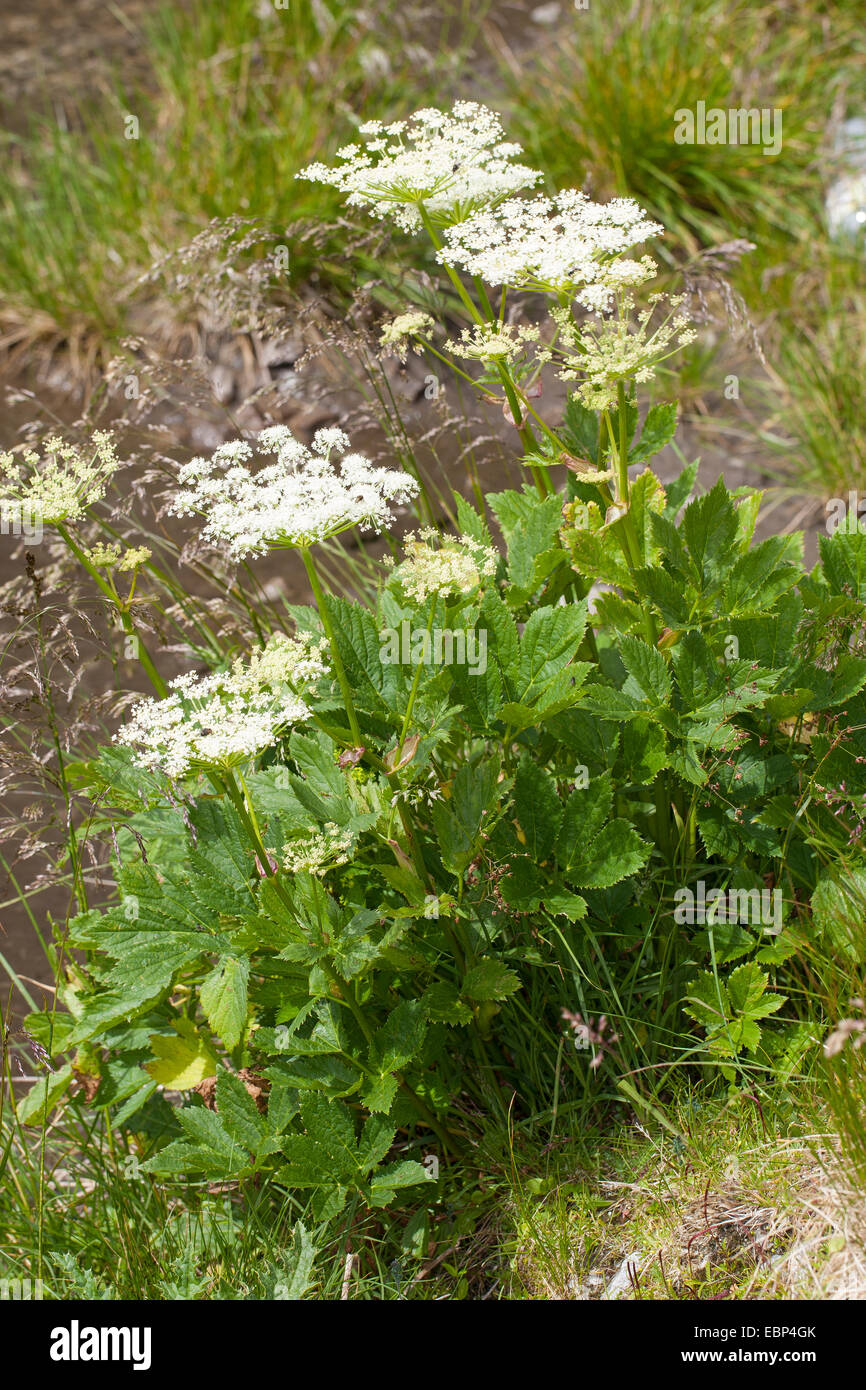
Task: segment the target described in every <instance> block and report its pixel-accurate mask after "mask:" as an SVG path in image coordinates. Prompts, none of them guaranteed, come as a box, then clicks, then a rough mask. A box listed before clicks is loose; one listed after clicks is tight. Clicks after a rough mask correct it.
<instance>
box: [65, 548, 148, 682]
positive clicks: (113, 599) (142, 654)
mask: <svg viewBox="0 0 866 1390" xmlns="http://www.w3.org/2000/svg"><path fill="white" fill-rule="evenodd" d="M57 530H58V532H59V534H60V536H61V538H62V539H63V542H64V544H65V545H66V546H68V548H69V549H70V550H71V551H72V553H73V555H74V556H75V558H76V560H78V562H79V564H81V565H83V566H84V568H85V569H86V570H87V573H88V574H89V575H90V577H91V579H92V580H93V582H94V584H96V586H97V588H99V589H101V591H102V593H103V594H105V597H106V598H107V599H108V601H109V603H110V604H111V606H112V607H113V608H114V609H115V611H116V612H117V613H118V614H119V615H120V621H121V622H122V624H123V628H124V631H125V632H126V633H127V634H128V635H129V636H130V637H134V638H135V643H136V651H137V657H138V660H139V661H140V662H141V664H142V666H143V667H144V669H145V671H146V673H147V676H148V679H149V681H150V683H151V685H152V686H153V688H154V690H155V691H156V693H157V695H158V696H159V697H160V699H164V698H165V696H166V695H167V694H168V686H167V685H166V683H165V681H164V680H163V678H162V676H161V675H160V674H159V672H158V671H157V669H156V667H155V666H154V664H153V659H152V657H151V655H150V652H149V651H148V650H147V647H146V646H145V644H144V642H143V641H142V639H141V637H140V636H139V634H138V630H137V628H136V626H135V623H134V622H133V621H132V617H131V616H130V614H129V612H128V611H127V609H126V608H124V607H123V605H122V604H121V602H120V599H119V598H118V596H117V594H116V592H115V591H114V589H112V587H111V585H110V584H106V582H105V580H104V579H103V578H102V575H101V574H100V573H99V571H98V569H97V568H96V566H95V565H92V564H91V563H90V561H89V560H88V558H87V556H86V555H85V553H84V551H83V550H82V549H81V547H80V546H79V545H76V543H75V541H74V540H73V539H72V537H71V536H70V534H69V532H68V531H67V529H66V527H65V526H63V525H61V524H60V523H58V525H57Z"/></svg>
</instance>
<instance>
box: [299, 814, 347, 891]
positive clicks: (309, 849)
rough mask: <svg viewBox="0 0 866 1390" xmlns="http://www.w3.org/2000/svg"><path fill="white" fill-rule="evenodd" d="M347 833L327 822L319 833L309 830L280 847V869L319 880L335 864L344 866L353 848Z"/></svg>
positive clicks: (334, 866) (331, 822)
mask: <svg viewBox="0 0 866 1390" xmlns="http://www.w3.org/2000/svg"><path fill="white" fill-rule="evenodd" d="M354 843H355V841H354V838H353V836H352V833H351V831H349V830H341V829H340V827H339V826H338V825H335V824H334V822H333V821H329V822H328V823H327V825H325V826H323V828H322V830H321V831H319V830H310V831H308V832H307V834H306V835H299V836H298V837H297V838H296V839H294V840H290V841H289V842H288V843H287V844H285V845H283V848H282V850H281V855H282V864H283V868H284V869H286V870H287V872H288V873H299V872H300V871H302V870H306V872H307V873H309V874H316V875H317V876H318V877H320V878H321V877H322V876H323V875H324V874H325V873H327V871H328V869H333V868H336V866H337V865H338V864H348V862H349V856H350V855H351V852H352V849H353V847H354Z"/></svg>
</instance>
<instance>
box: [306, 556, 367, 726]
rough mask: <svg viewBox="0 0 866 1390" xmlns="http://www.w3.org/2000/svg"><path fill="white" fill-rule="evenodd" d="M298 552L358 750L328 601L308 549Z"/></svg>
mask: <svg viewBox="0 0 866 1390" xmlns="http://www.w3.org/2000/svg"><path fill="white" fill-rule="evenodd" d="M300 551H301V558H302V559H303V562H304V568H305V569H306V571H307V578H308V579H309V581H310V588H311V589H312V591H313V598H314V599H315V601H316V607H317V608H318V610H319V617H320V618H321V620H322V627H323V628H324V629H325V636H326V637H327V639H328V645H329V647H330V649H331V660H332V662H333V663H334V671H335V673H336V676H337V680H338V682H339V685H340V690H341V692H342V696H343V702H344V704H345V706H346V715H347V717H348V720H349V728H350V729H351V730H352V738H353V739H354V740H355V747H356V748H360V747H361V727H360V725H359V723H358V716H357V714H356V713H355V704H354V701H353V700H352V691H351V688H350V686H349V682H348V679H347V677H346V671H345V667H344V666H343V661H342V658H341V656H340V649H339V647H338V646H337V639H336V636H335V635H334V628H333V625H332V623H331V615H330V613H329V611H328V600H327V598H326V597H325V591H324V589H323V588H322V586H321V583H320V582H319V576H318V574H317V572H316V566H315V563H314V561H313V556H312V552H311V551H310V549H309V547H308V546H305V545H302V546H301V547H300Z"/></svg>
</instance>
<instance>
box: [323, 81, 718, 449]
mask: <svg viewBox="0 0 866 1390" xmlns="http://www.w3.org/2000/svg"><path fill="white" fill-rule="evenodd" d="M361 132H362V133H365V134H367V135H369V136H370V137H371V138H370V141H369V143H368V145H367V147H366V149H361V148H360V147H358V146H350V147H349V149H347V150H342V151H340V152H339V153H338V159H340V160H341V161H342V162H341V164H340V166H339V167H338V168H336V169H328V168H326V167H325V166H324V165H321V164H316V165H312V166H311V167H310V168H308V169H306V170H304V171H303V177H304V178H310V179H319V180H321V181H322V182H325V183H331V184H333V185H334V186H335V187H337V188H340V189H342V191H343V192H345V193H346V194H347V195H348V201H349V202H350V203H355V204H359V205H363V206H366V207H368V208H370V209H371V210H372V212H373V214H374V215H375V216H377V217H385V216H388V215H390V216H391V217H392V218H393V220H394V221H395V222H396V223H397V225H398V226H399V227H401V228H403V229H405V230H408V231H415V230H418V228H419V227H421V226H423V227H424V229H425V230H426V231H427V232H428V234H429V235H430V237H431V239H432V241H433V244H434V246H435V249H436V256H437V259H438V260H439V262H440V263H441V264H442V265H443V266H445V268H446V270H447V272H448V274H449V276H450V277H451V279H452V281H453V282H454V284H455V287H456V288H457V290H458V293H460V295H461V298H462V299H463V300H464V302H465V303H466V304H467V305H468V307H469V308H470V309H471V310H472V312H473V317H474V318H475V323H474V325H473V326H472V328H471V329H464V330H463V333H462V335H461V337H460V338H459V340H456V341H454V342H448V343H446V345H445V349H446V351H447V352H449V353H451V354H452V359H453V358H464V359H469V360H475V361H478V362H481V363H483V364H485V365H486V366H487V367H488V368H489V369H490V370H491V372H493V373H494V374H495V376H497V377H498V378H499V380H500V381H503V382H504V381H506V379H507V378H511V386H512V388H514V389H512V390H511V391H510V393H509V389H508V386H506V398H507V403H504V408H505V409H506V411H507V413H506V418H510V419H512V420H514V421H515V423H517V422H518V419H519V416H518V414H517V412H516V409H515V390H516V385H517V384H518V383H520V382H524V383H525V382H527V381H528V382H529V386H532V385H534V383H535V382H536V379H537V375H538V371H539V370H540V368H541V366H542V365H543V364H544V362H546V361H554V362H556V363H557V364H558V365H559V367H560V375H561V376H562V378H563V379H564V380H566V381H574V382H576V383H577V391H578V393H579V395H580V397H581V399H582V401H583V402H584V404H585V405H586V406H588V407H589V408H590V409H598V410H605V409H607V408H608V407H609V406H610V405H612V404H613V403H614V402H615V401H616V400H617V397H618V393H619V389H620V388H621V386H622V385H623V383H624V382H625V381H627V380H629V379H632V380H634V381H638V382H646V381H648V380H650V378H651V377H652V376H653V375H654V372H655V369H656V367H657V366H658V364H659V363H660V362H662V361H664V359H665V358H666V357H669V356H670V355H671V353H673V352H675V351H677V349H678V348H680V347H684V346H685V345H686V344H687V343H689V342H691V341H692V340H693V339H694V337H695V334H694V331H693V330H692V329H690V328H689V327H688V326H687V323H686V317H685V314H684V313H683V312H682V311H681V310H680V309H679V304H678V302H677V301H674V300H671V301H669V307H670V313H669V314H668V316H667V317H663V316H662V315H660V314H659V313H658V312H657V305H658V303H659V302H660V300H659V297H658V296H654V297H651V298H650V300H649V304H650V312H649V313H645V312H643V311H641V313H640V314H639V315H638V318H637V322H636V323H634V324H633V323H632V318H633V314H634V311H635V308H636V306H635V299H634V292H635V291H636V290H637V289H638V288H639V287H640V286H642V285H644V284H645V283H646V282H647V281H649V280H651V279H653V277H654V276H655V275H656V274H657V270H658V267H657V265H656V262H655V261H654V260H653V259H652V257H651V256H648V255H634V254H631V253H632V252H633V251H634V248H635V247H637V246H639V245H641V244H642V243H643V242H645V241H646V240H648V239H649V238H650V237H655V236H658V235H659V234H661V233H662V232H663V230H664V229H663V227H661V226H660V225H659V223H658V222H655V221H653V220H652V218H651V217H649V215H648V214H647V213H646V212H645V211H644V209H643V208H641V207H640V206H639V205H638V204H637V203H636V202H635V201H634V200H633V199H632V198H614V199H612V200H611V201H610V202H608V203H595V202H593V201H592V200H591V199H590V198H588V197H587V195H586V194H585V193H583V192H581V191H580V190H578V189H576V188H571V189H565V190H564V191H562V192H560V193H558V194H556V195H555V196H553V197H548V196H546V195H543V194H538V195H533V196H531V197H522V198H521V197H515V196H514V194H515V192H519V191H521V190H523V189H526V188H528V187H530V186H531V185H533V184H534V183H536V182H537V181H538V177H539V175H537V174H536V173H535V172H534V171H533V170H531V169H526V168H525V167H524V166H522V165H516V164H513V163H512V162H511V160H512V159H513V157H514V156H515V155H516V154H519V153H520V151H519V147H517V146H511V145H505V144H504V143H502V139H501V137H502V127H501V124H500V121H499V118H498V116H497V115H496V114H495V112H492V111H488V110H486V109H485V108H484V107H481V106H477V105H475V104H473V103H469V102H458V103H456V105H455V106H454V108H453V109H452V111H451V112H450V114H448V113H444V112H436V111H431V110H424V111H420V112H417V113H416V115H415V116H413V117H411V118H410V120H409V121H407V122H402V121H401V122H397V123H396V124H395V125H393V126H387V127H384V128H383V127H381V126H380V125H379V124H378V123H376V122H373V123H372V124H370V125H367V126H362V127H361ZM374 157H375V158H374ZM509 185H510V186H509ZM461 272H462V273H464V274H466V275H469V276H472V277H473V278H474V280H475V281H476V284H479V283H480V284H481V285H482V290H481V294H480V299H481V304H482V309H483V312H481V310H479V309H478V308H477V306H473V305H472V304H471V303H470V300H469V297H468V296H467V295H466V294H465V293H464V290H463V286H462V284H461V282H460V280H459V274H460V273H461ZM483 285H489V286H491V287H501V288H502V292H503V294H502V300H501V305H500V308H499V312H498V314H497V313H496V312H495V311H494V310H493V308H492V306H491V304H490V301H489V300H488V298H487V295H486V291H484V290H483ZM508 290H518V291H525V290H529V291H534V292H540V293H543V294H545V295H548V296H550V297H551V298H553V299H554V300H555V304H554V305H552V306H551V309H552V313H551V315H550V317H549V319H548V321H547V324H546V332H547V339H546V340H545V333H544V331H541V326H538V327H536V326H535V325H532V326H529V327H527V326H520V325H515V324H514V323H513V322H512V321H511V319H510V317H507V316H506V301H505V296H506V293H507V291H508ZM578 306H579V309H580V310H583V311H585V315H584V316H583V318H582V316H581V315H580V313H579V312H578ZM587 315H588V321H587V319H586V316H587ZM651 319H652V320H653V322H652V323H651V322H650V320H651ZM427 330H428V324H427V322H426V316H424V315H422V314H416V313H406V314H403V315H400V316H398V318H397V319H396V320H394V322H393V324H392V325H390V326H389V327H386V329H385V332H384V333H383V345H385V346H393V344H395V343H398V342H399V343H401V344H402V343H403V342H404V341H405V338H406V337H415V338H416V341H417V339H419V338H420V339H423V338H424V337H425V335H426V333H427ZM539 339H540V340H541V345H540V347H539V348H538V350H537V351H535V352H534V354H533V355H534V359H535V362H534V364H533V363H531V362H529V361H528V359H529V357H530V345H531V344H532V343H533V342H535V341H537V340H539ZM545 343H546V345H545ZM400 350H401V351H404V349H403V347H402V346H401V348H400ZM437 355H441V354H437ZM452 364H453V363H452ZM456 370H458V371H459V370H460V369H459V368H457V369H456ZM527 389H528V388H527ZM529 393H530V394H532V392H531V391H530V392H529ZM524 394H525V392H524ZM535 394H537V391H536V392H535Z"/></svg>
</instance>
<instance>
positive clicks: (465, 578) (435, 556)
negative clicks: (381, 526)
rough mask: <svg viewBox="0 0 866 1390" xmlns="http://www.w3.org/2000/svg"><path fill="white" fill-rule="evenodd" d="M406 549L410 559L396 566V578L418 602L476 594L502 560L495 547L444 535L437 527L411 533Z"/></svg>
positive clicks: (466, 538) (406, 540)
mask: <svg viewBox="0 0 866 1390" xmlns="http://www.w3.org/2000/svg"><path fill="white" fill-rule="evenodd" d="M437 542H441V543H440V544H437ZM403 548H404V552H405V555H406V559H405V560H404V561H403V562H402V563H401V564H400V565H398V566H397V567H396V568H395V570H394V577H395V579H397V580H398V581H399V584H400V587H401V588H402V589H403V591H404V593H406V594H407V595H408V596H409V597H410V598H412V599H414V600H415V602H416V603H423V602H424V601H425V599H428V598H431V597H432V596H433V594H471V593H474V592H475V590H476V589H477V588H479V586H480V585H481V583H482V581H483V580H484V579H489V578H491V577H492V576H493V575H494V574H495V573H496V565H497V562H498V559H499V556H498V555H497V552H496V551H495V550H494V549H493V547H492V546H488V545H481V544H480V543H479V542H478V541H474V540H472V538H471V537H470V536H459V537H454V536H445V537H440V536H439V533H438V531H436V530H435V528H433V527H425V529H424V530H423V531H420V532H419V533H418V534H417V535H415V534H414V532H410V534H409V535H408V536H407V537H406V539H405V541H404V543H403Z"/></svg>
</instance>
